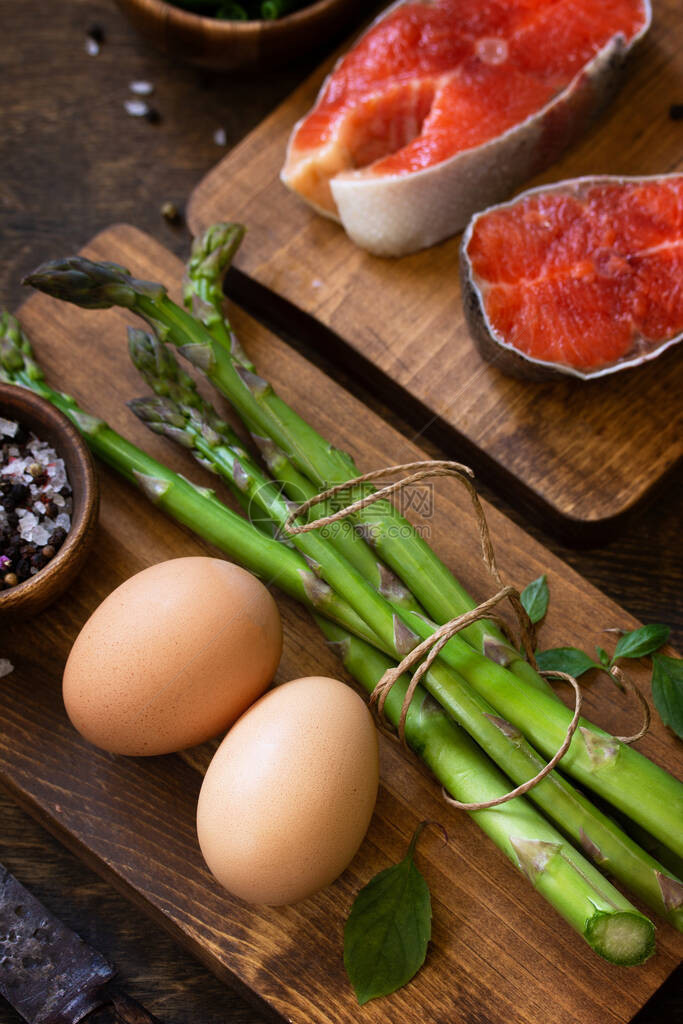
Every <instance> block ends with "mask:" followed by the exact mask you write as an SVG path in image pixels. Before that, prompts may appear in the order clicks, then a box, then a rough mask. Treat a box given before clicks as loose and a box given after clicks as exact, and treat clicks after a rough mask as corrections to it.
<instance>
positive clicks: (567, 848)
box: [316, 616, 652, 964]
mask: <svg viewBox="0 0 683 1024" xmlns="http://www.w3.org/2000/svg"><path fill="white" fill-rule="evenodd" d="M316 622H317V623H318V625H319V626H320V628H321V630H322V631H323V633H324V634H325V636H326V637H327V639H328V640H329V641H330V643H331V644H332V646H333V647H334V649H335V650H336V651H337V653H338V654H339V656H340V657H341V659H342V661H343V663H344V665H345V667H346V668H347V670H348V671H349V673H350V674H351V675H352V676H353V677H354V679H356V680H357V682H359V683H360V685H361V686H362V687H363V689H364V690H366V691H367V692H368V693H371V692H372V690H373V689H374V687H375V686H376V684H377V682H378V681H379V679H380V678H381V677H382V675H383V674H384V672H385V671H386V669H387V668H390V667H392V666H393V664H394V663H393V662H391V661H390V660H389V659H388V658H386V657H385V656H383V655H382V654H380V653H379V651H377V650H375V649H374V648H373V647H370V646H369V645H368V644H365V643H363V641H362V640H359V639H358V638H357V637H354V636H352V635H351V634H349V633H347V632H346V631H345V630H343V629H340V628H339V627H337V626H335V625H333V624H332V623H330V622H328V621H326V620H325V619H322V618H320V616H316ZM408 683H409V679H408V677H407V676H402V677H401V678H400V679H399V680H398V681H397V683H396V685H395V686H394V688H393V689H392V691H391V693H390V694H389V697H388V698H387V701H386V704H385V711H386V713H387V716H388V717H389V719H390V720H391V721H392V722H393V723H394V724H397V722H398V720H399V717H400V713H401V706H402V704H403V700H404V697H405V693H406V690H407V687H408ZM406 739H407V741H408V743H409V745H410V746H411V748H412V749H413V750H414V751H415V753H417V754H419V756H420V757H421V758H422V760H423V761H424V763H425V764H426V765H427V766H428V767H429V768H430V769H431V770H432V772H433V773H434V775H435V776H436V778H437V779H438V780H439V782H440V783H441V784H442V785H443V786H444V788H445V789H446V790H447V791H448V792H449V793H450V794H451V796H453V797H454V798H455V799H457V800H461V801H463V802H473V801H475V800H480V799H494V798H495V797H496V796H499V795H501V794H503V793H505V792H506V791H507V789H508V782H507V779H506V778H505V777H504V776H503V775H502V774H501V773H500V772H499V771H498V770H497V768H495V766H494V765H493V764H492V763H491V762H490V761H489V759H488V758H487V757H486V756H485V754H483V753H482V751H481V750H480V749H479V748H478V747H477V746H476V744H474V743H473V742H472V740H471V739H470V738H469V737H468V736H467V735H466V734H465V733H464V732H463V730H462V729H460V728H459V727H458V726H457V725H456V724H455V723H454V722H453V721H452V720H451V719H450V718H449V716H448V715H446V714H445V713H444V712H443V710H442V709H441V708H440V707H439V706H438V705H437V704H435V703H434V701H433V700H432V699H431V698H430V697H429V695H428V694H427V692H426V691H425V690H423V688H422V687H421V686H418V687H417V689H416V690H415V694H414V696H413V699H412V701H411V704H410V709H409V712H408V716H407V719H406ZM470 815H471V817H472V818H473V819H474V820H475V821H476V823H477V824H478V825H479V827H480V828H481V829H483V831H484V832H485V833H486V834H487V835H488V836H489V838H490V839H492V840H493V842H494V843H495V844H496V846H498V847H499V849H500V850H502V851H503V853H504V854H505V856H506V857H508V859H509V860H511V861H512V863H513V864H514V865H515V867H516V868H518V869H519V870H521V871H523V872H524V874H525V875H526V876H527V877H528V878H529V880H530V882H531V883H532V885H533V886H534V888H535V889H537V890H538V891H539V892H540V893H542V894H543V896H545V898H546V899H547V900H548V901H549V902H550V903H551V904H552V905H553V906H554V907H555V909H556V910H558V911H559V913H560V914H562V916H563V917H564V918H565V920H567V921H569V923H570V924H571V925H572V927H573V928H575V929H576V931H578V932H579V933H580V934H581V935H583V937H584V938H585V939H586V941H587V942H588V943H589V944H590V945H591V946H592V947H593V949H594V950H596V952H598V953H600V955H601V956H603V957H605V958H606V959H607V960H611V961H612V962H613V963H621V964H628V963H635V962H641V958H642V956H643V948H644V947H646V948H647V947H650V948H651V946H650V943H651V941H652V940H651V937H650V934H649V928H648V927H647V925H646V924H645V922H644V921H643V919H642V917H641V915H640V914H639V913H638V912H635V913H634V911H633V909H632V908H630V907H629V906H628V904H626V905H625V901H624V897H623V896H622V895H621V894H620V893H619V892H618V891H617V890H616V889H614V887H613V886H611V885H610V884H609V882H607V881H606V880H605V879H604V878H603V877H602V875H601V874H600V872H599V871H598V870H597V869H596V868H594V867H593V866H592V864H589V863H588V862H587V861H586V860H585V859H584V858H583V857H582V856H581V855H580V854H579V853H577V851H576V850H574V848H573V847H572V846H571V845H570V844H569V843H568V842H566V840H565V839H563V837H562V836H561V835H560V833H559V832H557V831H556V830H555V829H554V828H553V827H552V826H551V825H549V824H548V823H547V822H546V821H545V819H544V818H543V817H541V815H540V814H539V813H538V811H536V810H535V809H534V808H533V807H532V805H531V804H530V803H529V802H528V801H527V800H526V799H525V798H524V797H516V798H515V799H514V800H511V801H510V802H509V803H507V804H502V805H500V806H498V807H495V808H488V809H486V810H480V811H472V812H470ZM586 869H588V870H586ZM591 889H592V890H593V892H591V891H590V890H591ZM636 958H637V959H636Z"/></svg>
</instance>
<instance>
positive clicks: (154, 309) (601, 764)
mask: <svg viewBox="0 0 683 1024" xmlns="http://www.w3.org/2000/svg"><path fill="white" fill-rule="evenodd" d="M26 283H28V284H32V285H33V286H34V287H36V288H39V289H40V290H41V291H44V292H46V293H47V294H50V295H53V296H55V297H56V298H61V299H63V300H65V301H68V302H73V303H75V304H76V305H79V306H82V307H84V308H97V309H100V308H106V307H109V306H113V305H119V306H124V307H126V308H129V309H131V310H132V311H133V312H135V313H137V314H138V315H139V316H141V317H143V319H145V320H147V321H148V322H149V323H150V324H151V325H152V327H153V328H154V330H155V331H156V333H157V334H158V335H159V336H160V337H161V338H162V340H168V341H169V342H171V343H172V344H174V345H176V346H177V347H178V348H179V349H180V351H181V352H182V353H183V354H184V355H185V356H186V357H187V358H188V359H189V360H190V362H192V363H193V364H194V365H196V366H197V367H198V368H200V369H201V370H203V371H204V372H205V373H206V375H207V377H208V378H209V379H210V380H211V381H212V382H213V383H214V384H215V385H216V387H217V388H218V389H219V390H220V391H222V392H223V394H225V395H226V397H228V398H229V400H230V401H231V403H232V404H233V406H234V407H235V409H236V410H237V412H238V413H239V414H240V415H241V416H243V417H244V418H245V419H247V420H249V419H252V420H253V421H255V422H257V423H259V426H260V429H262V430H263V432H264V433H265V434H266V435H267V436H270V437H271V438H272V439H273V440H274V441H275V442H276V443H277V444H278V445H280V447H282V448H283V449H284V450H285V451H286V453H287V456H288V458H289V459H291V461H292V462H293V463H294V464H295V465H296V467H297V468H298V469H299V470H300V471H301V472H303V473H305V474H306V475H308V476H309V477H310V478H311V479H312V480H314V481H323V480H326V481H332V482H334V481H345V480H348V479H349V478H350V477H352V476H353V475H354V473H355V472H356V470H355V466H354V465H353V462H352V460H351V459H350V458H349V456H348V455H346V454H345V453H343V452H341V451H339V450H338V449H336V448H334V447H333V446H332V445H330V444H328V443H327V442H324V441H323V440H322V439H321V438H320V436H319V435H318V434H317V433H316V431H315V430H313V428H312V427H310V426H309V425H308V424H307V423H306V422H305V421H304V420H302V419H301V418H300V417H299V416H297V414H296V413H295V412H294V411H293V410H292V409H290V408H289V407H288V406H287V405H286V403H284V402H283V401H282V400H281V399H280V398H279V397H278V396H277V395H276V394H275V392H274V391H273V389H272V388H271V387H270V386H269V385H268V383H267V382H266V381H264V380H262V379H261V378H260V377H258V376H256V375H254V374H252V373H251V372H250V371H248V370H246V369H245V368H244V367H243V366H240V365H239V364H237V363H236V362H235V360H234V359H233V358H232V356H231V354H230V353H229V352H228V351H227V350H226V349H224V348H223V347H222V346H220V345H218V344H216V342H215V341H214V339H213V338H212V336H211V334H210V333H209V332H208V331H207V329H206V328H205V327H204V325H203V324H202V323H200V322H199V321H197V320H195V319H194V317H192V316H191V315H190V314H189V313H187V312H186V311H185V310H183V309H181V308H180V307H179V306H177V305H176V304H175V303H174V302H172V301H171V299H169V297H168V295H167V293H166V290H165V288H164V287H163V286H162V285H160V284H156V283H151V282H148V281H139V280H136V279H135V278H133V277H131V276H130V275H129V274H128V273H127V272H126V271H125V269H124V268H122V267H119V266H117V265H115V264H111V263H93V262H92V261H91V260H87V259H84V258H82V257H72V258H70V259H66V260H60V261H54V262H50V263H46V264H44V265H43V266H42V267H40V268H38V270H37V271H36V272H35V273H33V274H32V275H29V277H28V278H27V279H26ZM326 471H329V473H328V476H327V478H325V473H326ZM382 517H383V518H382ZM380 518H381V521H382V522H384V523H385V525H386V526H387V529H386V530H384V529H383V528H382V527H380V526H379V525H378V524H379V522H380ZM397 524H399V525H401V524H405V521H404V520H402V518H401V517H400V516H398V513H396V511H395V510H394V509H393V506H392V505H391V504H390V503H389V502H382V503H379V502H378V503H376V504H375V505H373V506H372V510H371V512H370V515H369V518H368V519H367V520H366V526H367V527H368V530H369V529H370V528H372V533H373V536H374V540H375V542H377V544H378V551H380V554H382V557H384V559H385V561H387V562H388V563H389V565H390V566H392V567H393V568H394V569H395V571H397V572H398V573H399V575H401V573H404V574H405V575H407V577H408V578H409V579H410V581H411V583H413V584H414V593H415V596H416V597H417V598H418V600H420V601H421V603H422V604H423V605H424V607H425V608H427V610H428V611H430V609H431V607H432V606H437V605H439V606H440V607H441V609H442V610H443V599H442V596H441V595H443V594H444V593H449V594H451V595H453V594H454V593H455V592H456V591H457V592H458V593H459V602H460V606H461V607H464V606H469V607H471V604H472V600H471V598H469V595H467V594H466V593H465V591H464V590H463V588H462V587H460V585H459V584H457V582H456V581H455V580H454V579H453V578H452V577H451V576H450V574H449V573H448V570H446V568H445V566H443V565H442V563H441V562H440V561H439V560H438V559H437V558H436V556H435V555H434V554H433V552H431V551H430V549H429V547H428V546H427V545H426V544H424V542H423V541H422V540H421V538H419V537H418V536H417V535H415V536H414V541H415V543H414V544H411V543H408V541H409V539H410V536H412V535H410V536H409V535H407V534H406V535H403V534H402V533H401V530H396V525H397ZM389 527H391V529H389ZM402 528H403V527H402ZM394 533H395V536H393V537H392V534H394ZM382 538H384V540H386V541H387V543H386V544H385V543H384V542H383V541H382V546H381V547H380V544H379V541H380V540H381V539H382ZM389 539H391V540H392V543H388V540H389ZM392 545H393V546H392ZM420 554H421V555H422V556H423V557H418V556H419V555H420ZM392 558H393V561H392ZM397 566H398V568H397ZM408 570H410V571H408ZM448 580H450V583H449V582H448ZM361 582H362V581H361ZM434 585H436V587H437V590H438V592H439V595H440V596H439V601H438V602H435V601H434V600H432V597H433V596H434V595H433V594H432V597H430V593H431V592H432V590H433V587H434ZM453 588H455V590H454V589H453ZM377 598H378V595H377V594H376V593H375V592H374V591H372V593H371V594H368V593H367V589H366V592H365V597H364V600H365V603H366V605H367V607H371V606H374V613H375V615H376V617H377V619H378V620H382V626H383V629H382V632H381V639H382V643H383V644H384V646H385V649H386V647H387V645H389V644H390V642H391V641H394V646H393V648H392V647H389V649H390V650H391V649H393V650H397V651H398V653H399V654H400V653H401V652H403V653H405V652H406V650H408V649H410V646H411V645H413V646H414V644H415V643H416V641H417V637H425V636H429V635H431V632H432V630H431V627H430V625H429V623H424V622H423V621H422V619H421V617H420V616H412V617H411V613H410V612H407V611H406V612H404V613H402V615H395V616H391V617H389V618H387V614H386V607H384V603H383V602H382V603H378V601H377V600H376V599H377ZM452 607H453V602H452V601H451V602H449V609H448V611H447V613H446V616H445V617H446V618H448V617H449V615H451V614H452V610H451V609H452ZM430 613H431V611H430ZM434 618H435V619H436V620H437V621H438V620H439V618H442V616H440V615H439V614H438V611H437V613H436V614H435V615H434ZM373 629H374V632H375V633H377V634H378V635H379V633H380V631H379V630H378V629H377V627H376V625H374V626H373ZM394 629H396V637H394V636H393V630H394ZM396 640H398V647H397V646H396V643H395V641H396ZM485 646H486V641H485ZM495 650H496V656H497V657H502V656H501V650H500V647H499V646H497V645H496V647H495ZM442 657H443V658H444V659H448V660H449V661H450V663H451V664H452V665H454V666H455V667H457V670H458V672H459V673H461V674H462V675H464V676H465V677H466V678H467V680H468V681H469V682H470V683H471V684H472V685H473V686H474V687H475V689H477V690H478V691H479V692H480V693H481V695H482V696H483V697H484V698H485V699H486V700H491V701H495V705H496V707H497V708H498V709H499V711H500V712H501V713H502V714H503V715H504V716H505V718H506V719H507V720H508V721H509V722H510V723H511V724H512V725H514V726H515V727H516V728H517V729H519V731H520V732H522V733H523V734H524V735H525V736H526V737H527V738H528V739H529V740H531V741H532V743H533V744H534V746H536V747H537V748H538V749H539V750H541V751H542V752H543V753H545V754H546V755H547V756H552V754H553V753H554V752H555V751H556V750H557V749H558V747H559V746H560V743H561V741H562V738H563V736H564V734H565V733H566V730H567V727H568V724H569V722H570V720H571V717H572V715H571V712H570V710H569V709H568V708H567V707H566V706H565V705H564V704H562V703H561V702H560V701H557V700H556V699H555V697H554V696H552V695H550V694H546V693H544V692H542V691H540V690H538V689H536V688H535V687H531V686H528V685H525V684H524V682H523V680H522V679H521V678H516V677H514V676H513V675H512V674H511V673H510V672H508V671H507V669H506V668H504V667H503V666H502V665H500V664H496V663H494V661H492V660H489V659H488V658H486V657H484V656H482V655H481V654H479V653H478V652H477V651H474V650H473V649H472V648H470V647H469V645H468V644H467V643H466V641H465V640H463V639H462V637H460V636H457V637H454V638H453V639H452V640H451V641H450V642H449V643H448V644H447V645H446V647H444V649H443V651H442ZM434 689H435V690H438V693H435V695H436V696H437V697H438V699H439V701H440V703H441V704H442V705H443V706H444V707H446V708H447V710H449V711H450V712H451V713H452V714H454V715H458V714H459V692H458V691H457V690H456V689H455V688H454V687H451V686H448V685H444V684H440V685H438V686H437V685H436V682H434ZM461 720H462V719H461ZM487 749H488V747H487ZM562 764H563V769H564V770H565V771H568V772H569V773H570V774H571V775H572V776H573V777H574V778H575V779H577V780H578V781H580V782H581V783H582V784H584V785H586V786H588V787H589V788H590V789H593V790H594V791H595V792H597V793H598V794H599V795H601V796H603V797H604V798H605V799H607V800H609V801H610V802H611V803H612V804H613V805H614V806H615V807H617V808H619V809H620V810H622V811H623V812H624V813H625V814H628V815H629V816H630V817H632V818H633V820H634V821H636V822H637V823H638V824H639V825H641V826H642V827H643V828H645V829H646V830H647V831H649V832H650V833H651V834H652V835H653V836H655V837H656V838H657V839H659V840H661V841H662V842H664V843H665V844H666V845H667V846H669V847H670V848H671V849H672V850H674V852H676V853H678V854H679V855H681V854H683V831H682V830H681V829H680V822H681V820H682V819H683V785H682V784H681V783H679V782H678V781H677V780H675V779H674V778H673V777H672V776H671V775H669V774H668V773H667V772H665V771H664V769H662V768H659V767H658V766H657V765H654V764H653V763H652V762H651V761H648V759H647V758H645V757H643V756H642V755H641V754H639V753H637V752H636V751H634V750H632V749H631V748H630V747H627V746H626V745H624V744H622V743H620V742H619V741H617V740H615V739H614V737H612V736H610V735H609V734H608V733H606V732H604V731H603V730H601V729H599V728H597V727H596V726H593V725H592V724H591V723H590V722H588V721H587V720H585V719H583V720H582V724H581V728H580V730H579V731H578V732H577V733H576V735H575V736H574V738H573V740H572V744H571V747H570V750H569V751H568V753H567V755H566V757H565V758H564V759H563V762H562Z"/></svg>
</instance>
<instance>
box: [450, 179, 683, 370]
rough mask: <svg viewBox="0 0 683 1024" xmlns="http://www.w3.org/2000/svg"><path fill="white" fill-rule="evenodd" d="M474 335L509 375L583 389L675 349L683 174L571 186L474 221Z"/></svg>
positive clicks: (682, 287) (682, 327)
mask: <svg viewBox="0 0 683 1024" xmlns="http://www.w3.org/2000/svg"><path fill="white" fill-rule="evenodd" d="M460 265H461V274H462V283H463V299H464V303H465V311H466V315H467V320H468V324H469V328H470V332H471V334H472V337H473V338H474V340H475V343H476V345H477V347H478V349H479V351H480V353H481V354H482V355H483V356H484V358H485V359H487V360H489V361H491V362H494V363H495V365H496V366H497V367H498V368H499V369H501V370H502V371H503V372H506V373H508V374H510V375H512V376H517V377H531V378H536V379H542V378H547V377H552V376H558V375H566V374H568V375H570V376H574V377H579V378H582V379H584V380H589V379H591V378H594V377H604V376H605V375H606V374H610V373H614V372H615V371H617V370H624V369H627V368H628V367H633V366H640V365H641V364H642V363H644V362H647V361H648V360H650V359H654V358H655V357H656V356H658V355H660V354H661V353H662V352H663V351H664V350H665V349H667V348H669V347H670V346H672V345H675V344H676V343H677V342H680V341H681V340H682V339H683V174H668V175H662V176H661V177H647V178H617V177H613V176H601V177H594V178H574V179H572V180H568V181H560V182H557V183H556V184H554V185H549V186H543V187H541V188H535V189H529V190H528V191H527V192H523V193H522V194H521V195H520V196H517V198H515V199H513V200H512V201H511V202H509V203H503V204H501V205H499V206H494V207H492V208H491V209H489V210H484V211H483V212H482V213H479V214H477V215H476V216H475V217H473V219H472V221H471V222H470V224H469V225H468V227H467V229H466V231H465V233H464V235H463V240H462V250H461V260H460Z"/></svg>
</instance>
